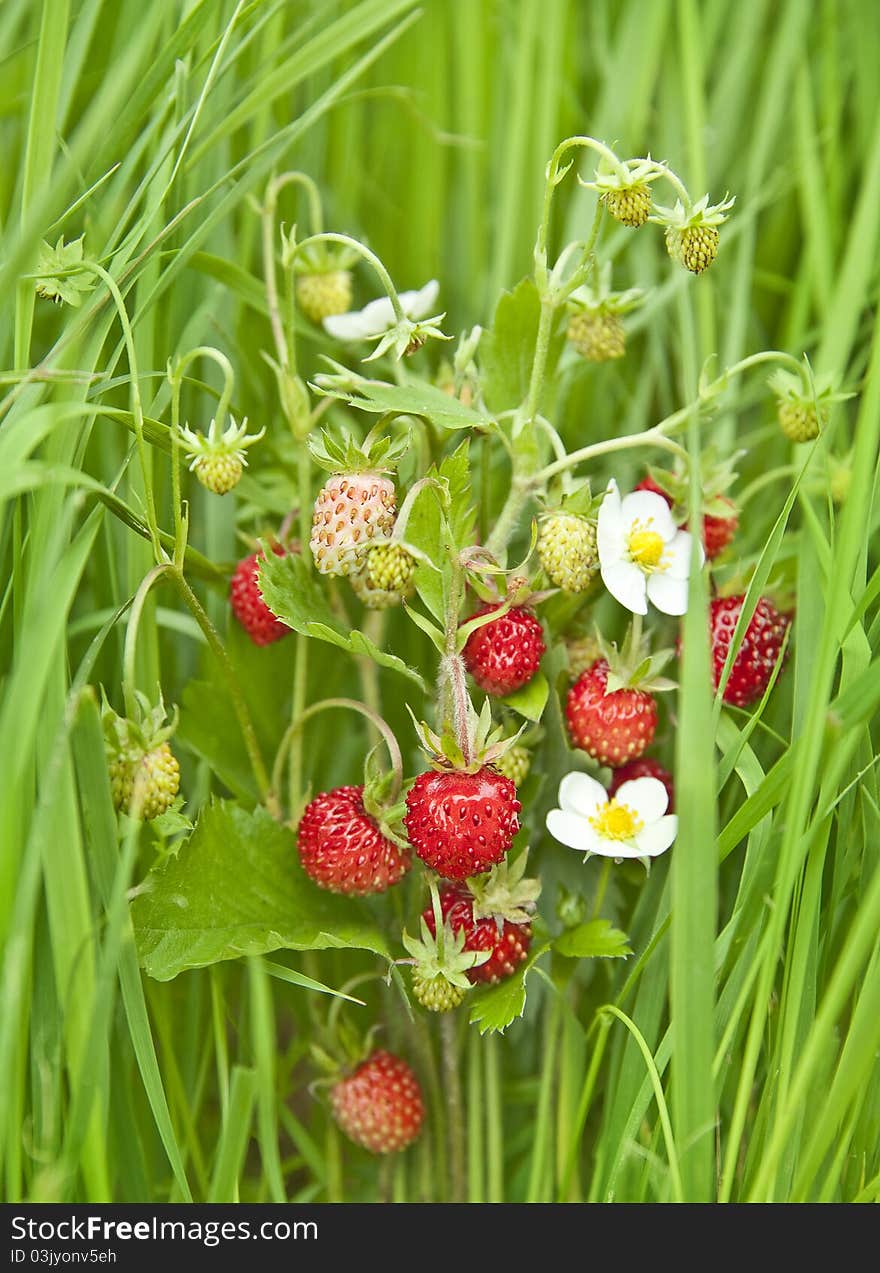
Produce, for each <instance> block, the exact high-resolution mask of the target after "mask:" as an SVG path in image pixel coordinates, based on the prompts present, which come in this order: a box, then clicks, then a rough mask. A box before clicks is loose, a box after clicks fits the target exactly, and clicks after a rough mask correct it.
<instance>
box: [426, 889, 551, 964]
mask: <svg viewBox="0 0 880 1273" xmlns="http://www.w3.org/2000/svg"><path fill="white" fill-rule="evenodd" d="M440 909H441V911H442V913H443V918H444V919H448V920H449V923H450V924H451V925H452V931H453V932H454V933H459V932H461V931H462V930H463V931H464V934H465V940H464V947H463V949H464V950H468V951H481V950H488V951H491V954H490V956H489V958H488V959H487V960H486V962H485V963H484V964H478V965H477V967H476V968H469V969H468V971H467V973H466V974H465V975H466V976H467V979H468V981H470V982H471V983H472V984H473V985H476V983H477V982H479V981H486V982H490V983H491V982H496V981H500V980H501V978H502V977H509V976H510V974H511V973H512V972H513V971H514V970H515V968H516V966H517V964H521V963H522V961H523V960H524V959H525V957H526V955H527V954H528V952H529V946H530V945H531V943H532V926H531V924H511V923H510V921H509V920H504V922H503V924H502V927H501V931H500V932H499V930H498V925H497V924H496V922H495V920H494V919H493V918H491V917H486V918H485V919H474V899H473V897H472V896H471V893H470V892H469V890H468V889H467V888H465V887H464V886H463V885H461V884H453V885H452V886H451V887H449V888H444V889H441V891H440ZM422 918H423V919H424V921H425V923H426V924H427V925H428V928H429V929H430V930H431V933H432V934H434V933H436V931H437V925H436V921H435V919H434V908H433V907H432V906H429V907H428V909H427V910H426V911H424V913H423V915H422Z"/></svg>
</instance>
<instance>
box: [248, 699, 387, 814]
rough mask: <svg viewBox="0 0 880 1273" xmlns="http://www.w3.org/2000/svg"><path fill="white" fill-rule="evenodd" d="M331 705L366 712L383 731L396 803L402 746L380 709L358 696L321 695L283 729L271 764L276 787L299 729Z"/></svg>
mask: <svg viewBox="0 0 880 1273" xmlns="http://www.w3.org/2000/svg"><path fill="white" fill-rule="evenodd" d="M332 707H339V708H342V709H348V710H350V711H353V712H360V714H361V715H362V716H365V717H366V718H367V720H368V721H370V722H371V723H372V724H373V725H374V726H375V727H376V729H377V730H378V731H379V733H380V734H381V735H382V738H383V740H384V742H385V746H386V747H387V748H388V756H389V759H390V761H391V769H392V772H393V781H392V784H391V790H390V792H389V799H390V800H391V802H392V803H393V802H394V801H395V800H396V799H397V797H398V795H399V794H400V788H401V786H402V784H403V757H402V756H401V754H400V746H399V744H398V742H397V739H396V737H395V735H394V732H393V731H392V729H391V726H390V725H389V724H388V722H387V721H386V720H384V719H383V718H382V717H381V716H380V715H379V714H378V712H374V711H373V710H372V708H370V707H367V706H366V704H365V703H359V702H358V701H357V699H356V698H325V699H322V701H321V702H320V703H312V705H311V707H307V708H306V709H305V711H303V712H300V714H299V715H298V716H297V717H296V719H295V720H293V721H291V723H290V724H289V725H288V727H287V729H286V730H285V731H284V737H283V738H282V739H281V742H280V744H279V747H278V751H277V753H276V755H275V763H274V765H273V766H272V786H273V788H276V789H277V787H278V784H279V780H280V776H281V773H282V771H283V765H284V756H285V753H286V751H287V748H288V747H289V746H290V745H291V742H292V741H293V739H294V738H295V737H296V735H297V733H298V732H299V731H300V730H301V729H302V727H303V725H304V724H305V723H306V721H307V720H309V719H310V718H311V717H312V716H317V714H318V713H319V712H323V711H326V710H327V709H328V708H332Z"/></svg>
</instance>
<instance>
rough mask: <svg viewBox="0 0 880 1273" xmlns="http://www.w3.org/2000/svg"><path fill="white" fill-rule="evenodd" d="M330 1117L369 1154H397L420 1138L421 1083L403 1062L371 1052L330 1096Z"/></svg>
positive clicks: (384, 1054)
mask: <svg viewBox="0 0 880 1273" xmlns="http://www.w3.org/2000/svg"><path fill="white" fill-rule="evenodd" d="M330 1104H331V1105H332V1107H333V1117H334V1118H335V1119H336V1121H337V1123H338V1124H339V1126H340V1127H341V1128H342V1130H343V1131H344V1132H345V1134H346V1136H348V1137H350V1139H351V1140H353V1141H354V1142H355V1144H356V1145H362V1146H363V1147H364V1149H368V1150H369V1151H370V1153H371V1154H396V1153H398V1152H399V1151H400V1150H401V1149H406V1147H407V1145H411V1144H412V1143H413V1141H414V1140H417V1139H418V1135H419V1132H420V1131H421V1129H422V1119H423V1118H424V1115H425V1109H424V1105H423V1103H422V1092H421V1088H420V1087H419V1081H418V1079H417V1078H416V1076H415V1074H414V1073H413V1072H412V1070H411V1069H410V1067H409V1066H408V1065H407V1063H406V1062H405V1061H402V1060H401V1059H400V1057H399V1056H394V1055H393V1054H392V1053H391V1052H374V1053H373V1055H372V1056H371V1057H369V1059H368V1060H366V1061H364V1062H363V1064H361V1065H359V1066H358V1068H357V1069H356V1070H355V1072H354V1073H353V1074H351V1075H349V1077H348V1078H344V1079H340V1080H339V1082H338V1083H337V1084H336V1086H335V1087H333V1088H332V1089H331V1091H330Z"/></svg>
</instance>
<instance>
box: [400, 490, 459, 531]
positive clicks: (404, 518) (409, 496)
mask: <svg viewBox="0 0 880 1273" xmlns="http://www.w3.org/2000/svg"><path fill="white" fill-rule="evenodd" d="M428 487H433V488H434V489H435V490H437V491H439V492H440V494H441V503H443V506H444V507H446V504H447V503H448V499H445V498H443V497H445V496H446V488H445V487H444V486H443V484H442V483H441V482H438V481H437V479H436V477H420V478H419V480H418V481H417V482H414V483H413V485H412V486H411V487H410V488H409V490H408V491H407V493H406V498H405V499H404V501H403V503H402V504H401V506H400V512H399V513H398V514H397V517H396V518H395V521H394V538H395V539H398V540H399V539H402V538H403V533H404V531H405V530H406V525H407V522H408V521H409V518H410V514H411V513H412V510H413V505H414V504H415V502H416V500H417V499H418V497H419V495H421V493H422V491H424V490H427V489H428Z"/></svg>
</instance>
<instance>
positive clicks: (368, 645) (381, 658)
mask: <svg viewBox="0 0 880 1273" xmlns="http://www.w3.org/2000/svg"><path fill="white" fill-rule="evenodd" d="M305 631H306V635H307V636H310V637H317V639H318V640H319V641H327V642H328V643H329V644H330V645H336V646H338V647H339V649H340V650H348V652H349V654H363V655H366V657H367V658H369V659H372V660H373V662H374V663H378V665H379V667H387V668H389V669H390V670H391V671H392V672H399V673H400V675H401V676H405V677H406V678H407V680H408V681H412V683H413V684H414V685H417V686H418V687H419V689H420V690H421V691H422V693H423V694H427V692H428V687H427V685H426V684H425V680H424V677H423V676H422V675H421V673H420V672H417V671H416V670H415V668H414V667H410V666H409V664H407V663H404V661H403V659H399V658H398V657H397V655H396V654H389V653H388V652H387V650H381V649H380V648H379V646H378V645H376V643H375V642H374V641H371V640H370V638H369V637H368V636H366V635H365V634H364V633H363V632H359V631H358V630H357V629H354V630H353V631H352V632H349V633H348V635H347V636H346V635H344V634H343V633H341V632H339V631H337V629H336V628H335V627H334V628H331V627H330V626H329V625H328V624H325V623H307V624H306V628H305Z"/></svg>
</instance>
